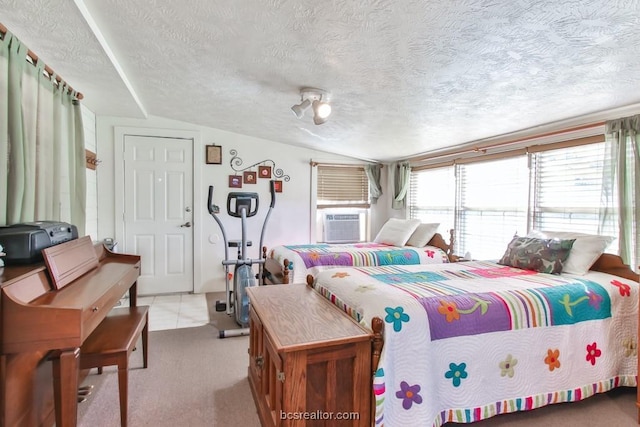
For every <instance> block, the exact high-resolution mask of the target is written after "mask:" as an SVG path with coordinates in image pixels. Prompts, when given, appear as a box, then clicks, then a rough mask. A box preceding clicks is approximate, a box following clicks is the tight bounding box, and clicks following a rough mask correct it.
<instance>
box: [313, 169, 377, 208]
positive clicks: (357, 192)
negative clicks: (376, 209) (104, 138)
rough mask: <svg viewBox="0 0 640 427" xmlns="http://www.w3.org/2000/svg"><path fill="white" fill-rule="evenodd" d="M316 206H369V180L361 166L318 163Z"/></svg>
mask: <svg viewBox="0 0 640 427" xmlns="http://www.w3.org/2000/svg"><path fill="white" fill-rule="evenodd" d="M317 187H318V193H317V197H318V202H317V203H318V208H319V209H322V208H327V207H354V208H368V207H369V181H368V179H367V174H366V173H365V171H364V167H362V166H326V165H318V184H317Z"/></svg>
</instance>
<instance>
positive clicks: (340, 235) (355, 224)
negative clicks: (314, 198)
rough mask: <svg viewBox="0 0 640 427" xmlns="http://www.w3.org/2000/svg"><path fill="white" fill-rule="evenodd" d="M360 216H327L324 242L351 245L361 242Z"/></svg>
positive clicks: (325, 217)
mask: <svg viewBox="0 0 640 427" xmlns="http://www.w3.org/2000/svg"><path fill="white" fill-rule="evenodd" d="M360 216H361V215H360V214H325V215H324V227H323V228H324V240H323V241H324V242H325V243H351V242H359V241H360Z"/></svg>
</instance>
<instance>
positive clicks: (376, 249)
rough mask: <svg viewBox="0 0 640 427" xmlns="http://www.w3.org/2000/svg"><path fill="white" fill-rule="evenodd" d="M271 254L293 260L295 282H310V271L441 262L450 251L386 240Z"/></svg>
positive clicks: (304, 247)
mask: <svg viewBox="0 0 640 427" xmlns="http://www.w3.org/2000/svg"><path fill="white" fill-rule="evenodd" d="M269 256H270V257H271V258H273V259H275V260H276V261H278V263H279V264H283V263H284V260H285V259H286V260H289V269H290V270H291V273H290V274H292V277H291V280H290V282H291V283H304V282H306V277H307V274H313V275H315V273H317V272H318V271H321V270H324V269H327V268H334V267H339V266H358V267H370V266H379V265H411V264H441V263H444V262H449V259H448V257H447V254H446V253H445V252H444V251H443V250H442V249H440V248H438V247H435V246H425V247H423V248H416V247H413V246H389V245H385V244H382V243H373V242H366V243H347V244H326V243H317V244H309V245H286V246H277V247H275V248H273V249H272V250H271V251H270V253H269Z"/></svg>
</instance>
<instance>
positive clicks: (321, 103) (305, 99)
mask: <svg viewBox="0 0 640 427" xmlns="http://www.w3.org/2000/svg"><path fill="white" fill-rule="evenodd" d="M309 107H312V109H313V123H315V124H316V125H321V124H323V123H325V122H326V121H327V119H328V118H329V115H330V114H331V105H329V93H328V92H326V91H324V90H322V89H315V88H309V87H305V88H302V89H300V103H299V104H296V105H294V106H293V107H291V111H293V114H295V115H296V117H297V118H299V119H301V118H302V117H303V116H304V112H305V111H307V110H308V109H309Z"/></svg>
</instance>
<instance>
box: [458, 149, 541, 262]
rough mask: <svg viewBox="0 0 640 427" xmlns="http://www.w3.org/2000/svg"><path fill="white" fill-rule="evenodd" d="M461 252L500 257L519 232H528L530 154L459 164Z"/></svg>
mask: <svg viewBox="0 0 640 427" xmlns="http://www.w3.org/2000/svg"><path fill="white" fill-rule="evenodd" d="M458 168H459V169H458V186H459V195H460V196H459V201H458V211H457V222H456V226H457V230H456V234H457V236H458V238H457V242H458V244H457V252H458V253H461V254H465V253H467V252H470V253H471V255H472V256H473V257H474V258H477V259H497V258H500V257H501V256H502V255H503V254H504V251H505V249H506V247H507V245H508V243H509V242H510V241H511V239H512V238H513V235H514V234H516V233H519V234H525V233H526V231H527V212H528V201H529V171H528V167H527V157H526V156H520V157H512V158H508V159H501V160H494V161H489V162H482V163H473V164H466V165H459V166H458Z"/></svg>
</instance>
